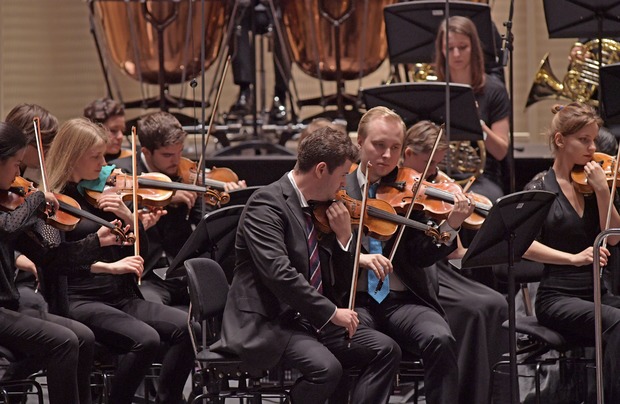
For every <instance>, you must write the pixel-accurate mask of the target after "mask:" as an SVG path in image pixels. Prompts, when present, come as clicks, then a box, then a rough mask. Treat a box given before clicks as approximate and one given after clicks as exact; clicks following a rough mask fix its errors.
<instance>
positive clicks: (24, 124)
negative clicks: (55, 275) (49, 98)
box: [6, 104, 58, 311]
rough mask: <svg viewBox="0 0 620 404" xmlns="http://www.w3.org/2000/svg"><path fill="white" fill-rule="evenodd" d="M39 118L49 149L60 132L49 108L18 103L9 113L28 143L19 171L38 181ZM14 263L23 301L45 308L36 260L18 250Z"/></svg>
mask: <svg viewBox="0 0 620 404" xmlns="http://www.w3.org/2000/svg"><path fill="white" fill-rule="evenodd" d="M35 117H38V118H39V123H40V133H41V140H42V144H43V150H44V151H46V150H47V149H49V146H50V144H52V141H53V140H54V136H56V133H57V132H58V119H56V117H55V116H54V115H52V114H51V113H50V112H49V111H48V110H47V109H45V108H43V107H42V106H40V105H37V104H19V105H17V106H15V107H14V108H13V109H12V110H11V111H10V112H9V113H8V115H7V116H6V122H7V123H9V124H11V125H13V126H14V127H16V128H18V129H20V130H21V132H22V134H23V136H24V137H25V138H26V142H27V146H26V152H25V153H24V158H23V159H22V163H21V164H20V170H19V171H20V175H21V176H22V177H24V178H27V179H29V180H31V181H34V182H36V183H40V182H41V168H40V167H39V153H38V152H37V143H36V140H35V131H34V126H33V123H32V121H33V119H34V118H35ZM15 266H16V268H18V269H19V270H20V271H19V272H18V273H17V275H16V276H15V284H16V286H17V289H18V290H19V293H20V302H21V304H23V305H24V306H27V307H32V308H34V309H37V310H41V311H46V310H47V304H46V302H45V300H44V299H43V296H42V294H41V293H35V290H36V287H37V282H38V274H37V267H36V266H35V264H34V263H33V262H32V261H31V260H30V259H29V258H28V257H26V256H25V255H23V254H19V253H16V257H15Z"/></svg>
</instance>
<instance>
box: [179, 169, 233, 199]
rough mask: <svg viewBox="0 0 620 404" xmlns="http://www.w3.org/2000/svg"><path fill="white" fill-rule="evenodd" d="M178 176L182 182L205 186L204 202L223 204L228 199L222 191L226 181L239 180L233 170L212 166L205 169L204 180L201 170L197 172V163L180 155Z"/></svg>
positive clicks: (228, 196) (226, 194)
mask: <svg viewBox="0 0 620 404" xmlns="http://www.w3.org/2000/svg"><path fill="white" fill-rule="evenodd" d="M178 173H179V177H180V178H181V181H183V183H184V184H194V185H197V184H200V185H205V186H207V189H206V192H205V202H206V203H207V204H209V205H212V206H215V205H224V204H226V203H228V201H230V195H228V193H226V192H223V191H224V189H225V187H226V183H227V182H239V177H238V176H237V174H235V172H234V171H233V170H231V169H230V168H226V167H213V168H211V169H210V170H205V172H204V181H203V178H202V177H203V176H202V172H200V173H199V172H198V163H196V162H194V161H192V160H190V159H188V158H186V157H181V160H180V161H179V169H178Z"/></svg>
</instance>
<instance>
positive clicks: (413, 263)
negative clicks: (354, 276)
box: [345, 169, 456, 316]
mask: <svg viewBox="0 0 620 404" xmlns="http://www.w3.org/2000/svg"><path fill="white" fill-rule="evenodd" d="M396 173H397V169H395V170H394V171H392V172H391V173H390V174H388V175H386V176H385V177H383V178H382V179H381V182H388V183H389V182H393V181H394V179H395V177H396ZM345 190H346V191H347V194H349V196H351V197H352V198H355V199H358V200H361V199H362V192H361V189H360V186H359V183H358V180H357V171H354V172H352V173H350V174H348V175H347V182H346V186H345ZM410 218H411V219H413V220H417V221H419V222H423V223H424V222H426V220H425V218H424V214H423V213H421V212H419V211H414V212H413V213H412V214H411V216H410ZM362 240H363V241H362V248H363V249H364V250H365V251H368V237H365V236H364V237H363V239H362ZM393 243H394V240H393V239H391V240H389V241H388V242H387V243H386V244H385V246H384V248H383V252H384V254H386V255H387V254H388V253H389V252H390V251H391V250H392V246H393ZM455 248H456V242H453V243H452V245H450V246H447V245H445V244H441V245H440V246H437V245H436V244H435V242H434V241H433V239H432V238H431V237H429V236H427V235H425V234H424V233H423V232H421V231H419V230H416V229H412V228H406V229H405V232H404V234H403V237H402V239H401V241H400V244H399V246H398V249H397V250H396V255H395V256H394V259H393V261H392V264H393V266H394V272H395V273H396V275H398V278H399V279H400V280H402V281H403V283H404V284H405V286H406V287H407V289H408V290H409V291H410V292H411V293H412V294H413V296H412V303H414V302H416V303H421V304H424V305H426V306H428V307H431V308H433V309H435V310H436V311H437V312H438V313H439V314H441V315H443V316H445V312H444V310H443V308H442V307H441V304H439V300H438V299H437V289H436V288H435V286H434V282H433V279H432V278H431V277H430V276H429V273H428V272H427V271H426V270H425V267H430V266H432V265H433V264H435V262H437V261H439V260H440V259H442V258H445V257H446V256H447V255H448V254H450V253H451V252H452V251H453V250H454V249H455ZM360 273H362V274H365V273H366V271H363V272H362V271H360Z"/></svg>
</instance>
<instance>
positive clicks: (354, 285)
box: [348, 162, 372, 310]
mask: <svg viewBox="0 0 620 404" xmlns="http://www.w3.org/2000/svg"><path fill="white" fill-rule="evenodd" d="M371 167H372V165H371V164H370V162H367V163H366V167H365V168H366V171H365V173H364V176H365V178H366V187H365V191H364V192H363V193H362V208H361V213H360V222H359V225H358V230H357V239H356V241H355V251H356V252H357V254H355V260H354V261H353V278H352V280H351V291H350V293H349V307H348V308H349V310H353V309H355V292H356V290H357V275H358V274H359V271H360V255H361V252H362V250H361V246H362V237H363V233H364V213H365V212H366V205H367V204H368V189H369V188H370V184H369V183H368V172H369V170H370V168H371Z"/></svg>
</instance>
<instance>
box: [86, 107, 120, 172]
mask: <svg viewBox="0 0 620 404" xmlns="http://www.w3.org/2000/svg"><path fill="white" fill-rule="evenodd" d="M84 116H85V117H86V118H88V119H90V120H91V121H92V122H94V123H98V124H100V125H102V126H103V127H104V128H105V129H106V131H107V132H108V143H107V145H106V150H105V161H111V160H114V159H117V158H123V157H131V151H130V150H128V149H123V148H122V145H123V132H125V130H126V127H125V108H124V107H123V105H121V104H120V103H118V102H116V101H114V100H112V99H110V98H99V99H96V100H94V101H93V102H91V103H90V104H88V105H87V106H86V107H85V108H84Z"/></svg>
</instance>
